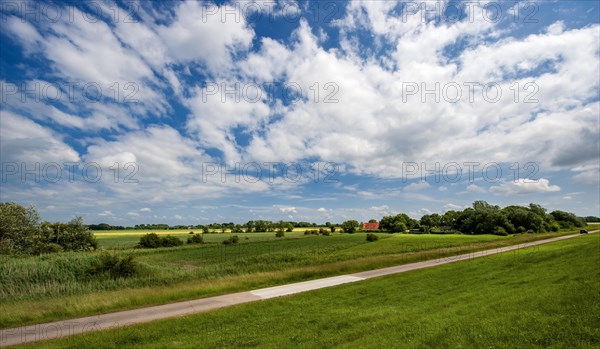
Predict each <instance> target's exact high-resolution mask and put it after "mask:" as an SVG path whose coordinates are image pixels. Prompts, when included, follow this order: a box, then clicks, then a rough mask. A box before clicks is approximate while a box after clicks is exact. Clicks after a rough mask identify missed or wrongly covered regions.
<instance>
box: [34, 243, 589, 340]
mask: <svg viewBox="0 0 600 349" xmlns="http://www.w3.org/2000/svg"><path fill="white" fill-rule="evenodd" d="M599 249H600V235H590V236H582V237H578V238H574V239H569V240H564V241H560V242H554V243H550V244H544V245H540V246H535V247H533V248H527V249H522V250H518V253H506V254H498V255H492V256H487V257H484V258H479V259H474V260H467V261H462V262H456V263H451V264H446V265H441V266H439V267H434V268H430V269H423V270H416V271H411V272H406V273H403V274H398V275H392V276H386V277H381V278H376V279H372V280H367V281H362V282H359V283H353V284H349V285H342V286H337V287H332V288H327V289H321V290H316V291H311V292H307V293H303V294H299V295H294V296H289V297H284V298H279V299H271V300H266V301H260V302H255V303H249V304H245V305H239V306H234V307H230V308H225V309H220V310H216V311H212V312H208V313H201V314H196V315H192V316H187V317H183V318H176V319H166V320H161V321H156V322H153V323H149V324H142V325H136V326H129V327H125V328H119V329H113V330H109V331H104V332H95V333H89V334H85V335H79V336H75V337H71V338H66V339H60V340H54V341H48V342H42V343H37V344H32V345H27V346H23V348H34V347H35V348H125V347H127V348H292V347H293V348H330V347H338V348H598V347H599V346H600V318H599V316H600V294H599V291H600V269H599V268H598V266H599V265H600V253H599Z"/></svg>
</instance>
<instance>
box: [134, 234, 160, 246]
mask: <svg viewBox="0 0 600 349" xmlns="http://www.w3.org/2000/svg"><path fill="white" fill-rule="evenodd" d="M161 240H162V239H161V238H160V236H158V234H156V233H150V234H146V235H144V236H142V237H141V238H140V242H139V243H138V246H139V247H142V248H157V247H161V246H162V241H161Z"/></svg>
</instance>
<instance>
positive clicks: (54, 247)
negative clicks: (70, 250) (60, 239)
mask: <svg viewBox="0 0 600 349" xmlns="http://www.w3.org/2000/svg"><path fill="white" fill-rule="evenodd" d="M62 251H64V249H63V247H62V246H61V245H59V244H55V243H52V242H49V243H38V244H37V245H35V247H34V248H33V254H36V255H40V254H46V253H58V252H62Z"/></svg>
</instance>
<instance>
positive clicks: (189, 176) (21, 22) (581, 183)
mask: <svg viewBox="0 0 600 349" xmlns="http://www.w3.org/2000/svg"><path fill="white" fill-rule="evenodd" d="M0 4H1V5H2V6H1V8H0V15H1V16H2V17H1V18H0V21H1V31H0V45H1V51H0V84H1V85H0V87H1V90H0V92H1V98H2V100H1V104H0V112H1V119H0V120H1V129H0V131H1V139H0V142H1V144H0V145H1V149H0V155H1V162H2V168H1V170H0V171H1V175H2V182H1V193H0V196H1V198H0V199H1V200H2V201H16V202H19V203H22V204H34V205H36V207H37V208H38V209H39V210H40V212H41V214H42V216H43V217H44V218H45V219H47V220H67V219H70V218H72V217H73V216H75V215H81V216H83V217H84V219H85V221H86V222H89V223H100V222H106V223H111V224H119V225H133V224H139V223H159V222H160V223H169V224H202V223H208V222H215V221H217V222H230V221H232V222H238V223H242V222H245V221H247V220H250V219H254V220H256V219H269V220H279V219H284V220H294V221H315V222H319V223H322V222H325V221H331V222H341V221H343V220H346V219H357V220H368V219H370V218H376V219H380V218H381V217H382V216H383V215H389V214H395V213H398V212H405V213H408V214H409V215H411V216H413V217H416V218H418V217H420V216H421V215H423V214H426V213H431V212H438V213H442V212H444V211H446V210H451V209H462V208H464V207H467V206H469V205H470V204H471V203H472V202H473V201H475V200H480V199H483V200H486V201H488V202H490V203H494V204H498V205H509V204H524V205H526V204H528V203H529V202H536V203H540V204H541V205H543V206H544V207H546V208H548V209H563V210H568V211H572V212H575V213H577V214H579V215H596V216H598V215H600V184H599V178H600V173H599V169H600V141H599V134H600V129H599V127H600V125H599V122H600V119H599V115H600V114H599V113H600V111H599V109H600V105H599V99H600V98H599V97H600V96H599V76H600V59H599V50H600V24H599V21H600V20H599V18H600V12H599V6H598V3H597V2H595V1H568V2H566V1H521V2H512V1H511V2H505V1H501V2H493V1H470V2H462V1H439V2H435V1H428V2H418V1H411V2H406V1H404V2H403V1H350V2H345V1H319V2H316V1H294V0H282V1H277V2H275V1H239V2H236V1H218V2H199V1H198V2H197V1H193V2H183V1H165V2H155V1H134V2H129V1H128V2H121V1H117V2H114V1H90V2H62V1H48V2H40V1H36V2H27V1H5V0H2V1H1V2H0Z"/></svg>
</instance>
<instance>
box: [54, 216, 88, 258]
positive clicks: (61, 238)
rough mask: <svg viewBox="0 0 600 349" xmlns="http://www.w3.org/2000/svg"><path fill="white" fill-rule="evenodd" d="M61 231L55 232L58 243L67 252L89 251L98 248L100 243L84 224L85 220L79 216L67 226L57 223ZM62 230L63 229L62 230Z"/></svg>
mask: <svg viewBox="0 0 600 349" xmlns="http://www.w3.org/2000/svg"><path fill="white" fill-rule="evenodd" d="M55 226H56V227H58V228H59V230H56V231H55V234H56V243H57V244H59V245H61V246H62V247H63V248H64V249H65V250H67V251H87V250H95V249H97V248H98V242H97V241H96V238H95V237H94V234H92V232H91V231H89V229H88V227H87V226H86V225H85V224H83V218H81V217H79V216H77V217H75V218H74V219H72V220H71V221H69V222H68V223H67V224H61V223H56V224H55ZM61 228H62V229H61Z"/></svg>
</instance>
